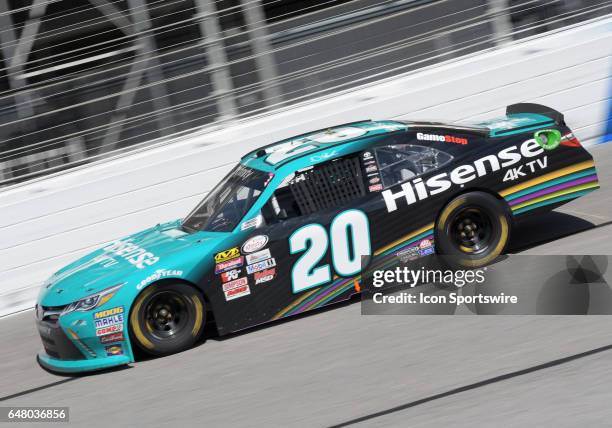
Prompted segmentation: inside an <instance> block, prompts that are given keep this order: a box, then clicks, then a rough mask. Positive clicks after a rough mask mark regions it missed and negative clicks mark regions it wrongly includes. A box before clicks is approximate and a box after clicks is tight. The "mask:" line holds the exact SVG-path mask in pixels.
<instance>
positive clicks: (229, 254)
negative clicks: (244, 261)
mask: <svg viewBox="0 0 612 428" xmlns="http://www.w3.org/2000/svg"><path fill="white" fill-rule="evenodd" d="M236 257H240V250H239V249H238V247H234V248H230V249H229V250H225V251H221V252H219V253H217V254H215V263H221V262H225V261H227V260H231V259H235V258H236Z"/></svg>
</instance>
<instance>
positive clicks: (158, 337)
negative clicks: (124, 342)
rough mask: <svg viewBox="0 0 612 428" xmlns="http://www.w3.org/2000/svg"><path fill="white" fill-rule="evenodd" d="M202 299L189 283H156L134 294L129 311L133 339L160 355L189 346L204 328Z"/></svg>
mask: <svg viewBox="0 0 612 428" xmlns="http://www.w3.org/2000/svg"><path fill="white" fill-rule="evenodd" d="M204 323H205V310H204V299H202V296H201V295H200V293H199V292H198V291H197V290H196V289H195V288H193V287H192V286H190V285H188V284H184V283H180V282H173V283H168V282H165V283H158V284H153V285H151V286H149V287H148V288H146V289H145V290H144V291H143V292H142V293H140V294H139V295H138V297H137V298H136V301H135V302H134V306H133V308H132V311H131V314H130V333H131V335H132V339H133V342H134V343H135V344H136V345H137V346H138V348H140V349H142V350H143V351H144V352H146V353H148V354H151V355H157V356H163V355H169V354H174V353H176V352H181V351H184V350H185V349H189V348H191V347H192V346H193V345H194V343H195V342H196V341H197V340H198V339H199V337H200V336H201V335H202V332H203V330H204Z"/></svg>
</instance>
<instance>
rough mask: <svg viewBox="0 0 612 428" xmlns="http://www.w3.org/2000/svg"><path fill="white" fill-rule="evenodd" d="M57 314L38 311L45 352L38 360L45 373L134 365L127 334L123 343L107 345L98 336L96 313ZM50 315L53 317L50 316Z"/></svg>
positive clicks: (115, 342) (38, 325)
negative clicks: (94, 318) (131, 363)
mask: <svg viewBox="0 0 612 428" xmlns="http://www.w3.org/2000/svg"><path fill="white" fill-rule="evenodd" d="M57 312H58V311H45V310H42V311H38V310H37V319H36V325H37V327H38V332H39V334H40V338H41V340H42V344H43V348H44V349H43V350H41V351H40V352H39V353H38V355H37V360H38V362H39V364H40V365H41V366H43V367H44V368H45V369H48V370H51V371H55V372H61V373H77V372H87V371H94V370H103V369H107V368H110V367H116V366H120V365H124V364H128V363H130V362H133V354H132V350H131V347H130V344H129V341H128V339H127V332H126V334H123V333H122V334H121V336H122V338H121V340H116V341H112V342H110V343H103V342H102V341H101V340H100V339H101V338H100V337H98V336H97V335H96V328H95V326H94V321H93V313H91V312H81V313H71V314H66V315H62V316H60V315H59V314H58V313H57ZM39 313H40V316H39ZM49 313H51V314H52V315H51V316H48V314H49ZM123 328H124V326H122V330H123ZM111 349H112V352H111Z"/></svg>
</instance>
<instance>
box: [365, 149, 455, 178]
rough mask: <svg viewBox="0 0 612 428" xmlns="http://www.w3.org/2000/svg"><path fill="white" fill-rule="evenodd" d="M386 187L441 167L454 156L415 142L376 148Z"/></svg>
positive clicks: (381, 175) (379, 169) (381, 176)
mask: <svg viewBox="0 0 612 428" xmlns="http://www.w3.org/2000/svg"><path fill="white" fill-rule="evenodd" d="M374 153H375V156H376V161H377V163H378V173H379V175H380V178H381V179H382V184H383V187H384V188H387V187H390V186H393V185H394V184H397V183H402V182H404V181H406V180H410V179H412V178H415V177H418V176H419V175H422V174H424V173H426V172H427V171H430V170H433V169H437V168H440V167H441V166H442V165H444V164H446V163H448V162H450V160H451V159H452V158H453V157H452V156H451V155H449V154H448V153H446V152H443V151H441V150H437V149H434V148H432V147H426V146H418V145H414V144H393V145H388V146H381V147H377V148H376V149H374Z"/></svg>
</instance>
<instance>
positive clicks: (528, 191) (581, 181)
mask: <svg viewBox="0 0 612 428" xmlns="http://www.w3.org/2000/svg"><path fill="white" fill-rule="evenodd" d="M598 188H599V181H598V179H597V173H596V171H595V164H594V162H593V161H592V160H588V161H585V162H580V163H578V164H576V165H571V166H568V167H565V168H562V169H559V170H557V171H553V172H550V173H548V174H544V175H542V176H540V177H537V178H534V179H532V180H528V181H526V182H524V183H521V184H517V185H516V186H512V187H510V188H508V189H506V190H504V191H502V192H500V194H501V196H503V197H504V199H505V200H506V201H507V202H508V204H509V205H510V208H511V209H512V213H513V214H515V215H516V214H522V213H524V212H527V211H530V210H533V209H536V208H540V207H543V206H546V205H551V204H555V203H558V202H563V201H567V200H570V199H575V198H577V197H579V196H582V195H585V194H587V193H589V192H592V191H593V190H596V189H598Z"/></svg>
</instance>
